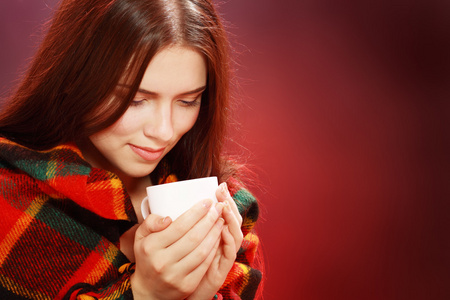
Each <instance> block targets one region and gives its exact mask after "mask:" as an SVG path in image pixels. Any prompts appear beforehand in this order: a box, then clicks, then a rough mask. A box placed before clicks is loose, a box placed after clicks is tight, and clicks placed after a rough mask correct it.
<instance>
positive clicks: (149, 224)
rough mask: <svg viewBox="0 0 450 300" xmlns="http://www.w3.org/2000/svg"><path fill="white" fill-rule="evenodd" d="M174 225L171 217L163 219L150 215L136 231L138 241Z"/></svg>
mask: <svg viewBox="0 0 450 300" xmlns="http://www.w3.org/2000/svg"><path fill="white" fill-rule="evenodd" d="M171 223H172V219H171V218H170V217H165V218H163V217H161V216H158V215H155V214H150V215H149V216H148V217H147V218H146V219H145V220H144V222H142V224H141V225H139V227H138V229H137V230H136V236H135V238H136V239H143V238H145V237H146V236H148V235H149V234H152V233H155V232H159V231H162V230H164V229H166V228H167V227H168V226H169V225H170V224H171Z"/></svg>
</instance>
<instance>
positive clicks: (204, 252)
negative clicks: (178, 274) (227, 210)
mask: <svg viewBox="0 0 450 300" xmlns="http://www.w3.org/2000/svg"><path fill="white" fill-rule="evenodd" d="M224 222H225V221H224V220H223V219H222V218H220V219H218V220H217V222H216V223H215V224H214V226H213V228H212V229H211V230H210V232H209V233H208V235H207V236H206V237H205V238H204V239H203V241H201V243H200V244H199V245H198V246H197V247H196V248H195V249H193V250H192V251H191V252H190V253H189V254H187V255H186V256H185V257H184V258H183V259H181V260H180V261H179V266H183V269H186V270H190V272H193V271H194V270H196V269H198V268H199V267H200V266H201V265H204V263H205V261H206V262H207V258H208V257H209V255H211V252H215V251H213V249H214V248H215V246H216V244H217V241H218V240H219V241H220V237H221V234H222V229H223V227H224ZM216 250H217V249H216ZM208 265H209V264H208ZM205 272H206V270H205Z"/></svg>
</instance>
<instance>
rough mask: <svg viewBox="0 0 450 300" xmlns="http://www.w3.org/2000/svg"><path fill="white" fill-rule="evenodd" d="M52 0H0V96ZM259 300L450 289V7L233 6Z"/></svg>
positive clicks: (291, 0) (381, 3) (441, 295)
mask: <svg viewBox="0 0 450 300" xmlns="http://www.w3.org/2000/svg"><path fill="white" fill-rule="evenodd" d="M55 2H56V1H55V0H7V1H6V0H3V1H2V2H1V3H0V43H1V44H0V65H1V66H2V68H1V70H0V87H1V90H0V92H2V93H6V91H7V90H8V87H10V86H11V83H12V81H13V80H14V79H15V78H17V76H18V74H19V71H20V70H21V68H22V67H23V66H24V64H25V62H26V59H27V57H28V56H29V55H30V54H31V53H32V52H33V46H34V45H35V43H36V42H38V41H39V39H40V35H39V24H40V23H41V22H42V20H43V19H45V18H46V17H47V16H48V15H49V14H50V13H51V7H54V3H55ZM220 11H221V14H222V15H223V16H224V17H225V18H226V19H227V20H228V22H229V24H228V26H229V31H230V32H231V33H232V40H233V43H234V45H235V49H236V53H237V54H238V56H237V60H238V62H239V63H240V66H239V68H238V69H237V72H236V74H237V76H238V78H239V84H240V88H239V89H237V90H236V91H237V93H236V95H237V98H238V99H239V100H241V101H242V103H241V105H240V106H238V113H237V115H236V120H237V121H238V122H240V126H239V127H237V125H236V126H234V127H233V129H232V131H231V132H232V139H233V140H234V141H237V142H238V143H239V144H240V145H242V147H236V146H233V147H232V149H233V151H235V152H238V153H239V154H242V155H243V156H245V157H248V162H249V163H251V164H253V165H255V170H256V172H257V173H258V174H259V183H260V188H259V189H256V190H255V193H256V194H257V195H258V197H259V198H260V200H261V203H262V217H263V222H261V223H260V225H259V226H258V230H259V233H260V237H261V240H262V244H263V249H264V252H265V261H266V284H265V293H264V295H265V299H269V300H271V299H320V300H326V299H450V235H449V229H450V217H449V212H450V211H449V208H450V205H449V199H450V197H449V196H450V190H449V185H450V171H449V170H450V157H449V156H450V155H449V153H450V152H449V151H450V147H449V144H450V138H449V134H448V130H449V128H450V127H449V125H450V124H449V123H450V122H449V119H450V105H449V96H450V88H449V84H450V81H449V80H450V59H449V58H450V2H448V1H439V0H419V1H398V0H394V1H388V0H378V1H368V0H367V1H366V0H364V1H357V0H353V1H340V3H339V4H338V1H332V0H284V1H275V0H258V1H256V0H234V1H231V0H227V1H226V2H225V3H223V4H222V5H221V7H220Z"/></svg>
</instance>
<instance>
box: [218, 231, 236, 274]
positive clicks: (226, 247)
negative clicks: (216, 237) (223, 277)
mask: <svg viewBox="0 0 450 300" xmlns="http://www.w3.org/2000/svg"><path fill="white" fill-rule="evenodd" d="M222 241H223V245H222V252H223V253H222V254H223V255H222V259H221V261H220V264H219V272H225V273H228V272H229V270H230V269H231V267H232V266H233V263H234V261H235V260H236V252H235V249H236V245H235V244H234V239H233V236H232V235H231V233H230V231H229V228H228V226H225V227H224V228H223V230H222Z"/></svg>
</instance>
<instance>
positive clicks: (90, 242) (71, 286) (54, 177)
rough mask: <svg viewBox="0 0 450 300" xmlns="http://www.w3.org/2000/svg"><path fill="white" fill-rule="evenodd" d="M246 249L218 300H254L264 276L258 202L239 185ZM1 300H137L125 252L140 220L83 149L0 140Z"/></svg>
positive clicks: (235, 187)
mask: <svg viewBox="0 0 450 300" xmlns="http://www.w3.org/2000/svg"><path fill="white" fill-rule="evenodd" d="M228 184H229V187H230V191H231V193H232V195H233V197H234V199H235V200H236V202H237V203H238V205H239V209H240V211H241V213H242V215H243V217H244V223H243V227H242V229H243V232H244V235H245V238H244V242H243V244H242V247H241V249H240V251H239V253H238V258H237V260H236V263H235V265H234V267H233V268H232V270H231V271H230V273H229V274H228V277H227V279H226V281H225V283H224V285H223V286H222V288H221V289H220V291H219V293H218V295H217V296H216V298H219V299H220V298H224V299H252V298H253V297H254V295H255V292H256V289H257V287H258V284H259V281H260V279H261V273H260V272H259V271H258V270H255V269H253V268H251V267H250V266H252V265H253V264H254V257H255V253H256V248H257V244H258V238H257V236H256V235H254V234H253V232H252V228H253V225H254V223H255V221H256V219H257V216H258V206H257V204H256V201H255V199H254V198H253V197H252V196H251V195H250V194H249V193H248V192H247V191H246V190H245V189H242V188H241V186H240V185H239V184H238V182H237V181H235V180H233V179H231V180H230V181H229V182H228ZM0 211H1V213H2V220H1V222H0V299H133V295H132V292H131V286H130V280H129V279H130V275H131V274H132V273H133V272H134V264H133V263H131V262H130V261H129V260H128V259H127V258H126V257H125V255H124V254H123V253H122V252H121V251H120V250H119V248H120V247H119V246H120V245H119V238H120V236H121V235H122V234H123V233H124V232H125V231H127V230H128V229H129V228H131V227H132V226H133V225H135V224H136V222H137V218H136V215H135V212H134V210H133V207H132V205H131V201H130V199H129V196H128V194H127V193H126V191H125V189H124V186H123V184H122V182H121V181H120V179H119V178H118V177H117V176H116V175H114V174H112V173H110V172H107V171H105V170H101V169H96V168H92V167H91V166H90V165H89V164H88V163H87V162H86V161H84V160H83V158H82V155H81V152H80V151H79V149H78V148H77V147H76V146H75V145H71V144H67V145H61V146H58V147H56V148H53V149H51V150H48V151H34V150H31V149H28V148H25V147H22V146H20V145H18V144H15V143H13V142H11V141H9V140H6V139H1V138H0Z"/></svg>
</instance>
